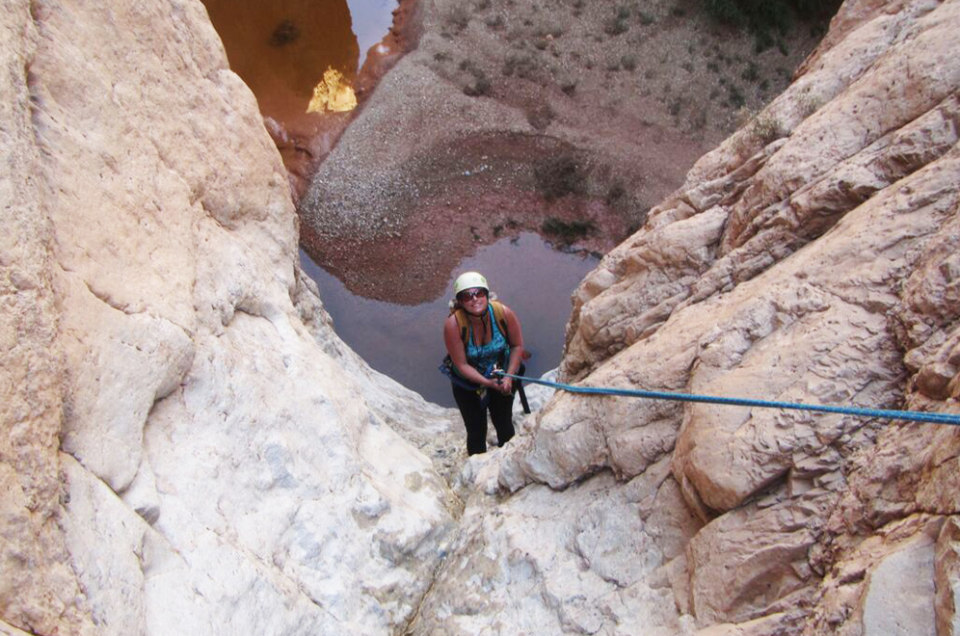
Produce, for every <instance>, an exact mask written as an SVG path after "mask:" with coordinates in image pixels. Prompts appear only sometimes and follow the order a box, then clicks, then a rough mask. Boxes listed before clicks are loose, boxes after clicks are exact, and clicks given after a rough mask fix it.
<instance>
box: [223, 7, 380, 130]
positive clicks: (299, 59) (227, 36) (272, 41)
mask: <svg viewBox="0 0 960 636" xmlns="http://www.w3.org/2000/svg"><path fill="white" fill-rule="evenodd" d="M204 4H205V5H206V7H207V12H208V13H209V14H210V21H211V22H213V26H214V28H216V30H217V33H219V34H220V38H221V39H222V40H223V43H224V47H225V48H226V51H227V58H228V59H229V61H230V68H231V69H233V71H235V72H236V73H237V75H239V76H240V77H241V78H243V81H244V82H246V84H247V86H249V87H250V89H251V90H252V91H253V93H254V94H255V95H256V96H257V101H258V102H259V103H260V112H261V113H262V114H263V115H264V116H265V117H271V118H273V119H275V120H276V121H278V122H281V123H282V124H284V125H286V126H288V127H289V125H290V124H291V123H294V122H296V121H300V120H303V119H304V118H305V114H306V110H307V104H308V103H309V102H310V98H311V96H312V94H313V87H314V86H316V85H317V82H319V81H320V79H321V78H322V77H323V72H324V71H325V70H326V69H327V68H333V69H335V70H337V71H339V72H341V73H343V75H344V76H345V77H346V78H347V80H348V81H350V80H352V79H353V77H354V76H355V75H356V71H357V65H358V63H359V59H360V47H359V44H358V42H357V37H356V36H355V35H354V33H353V26H352V20H351V15H350V8H349V7H348V5H347V2H346V0H274V1H273V2H254V1H247V2H238V1H237V0H204ZM384 33H385V32H384ZM314 117H316V116H314Z"/></svg>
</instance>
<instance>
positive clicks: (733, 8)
mask: <svg viewBox="0 0 960 636" xmlns="http://www.w3.org/2000/svg"><path fill="white" fill-rule="evenodd" d="M704 2H705V4H706V9H707V12H708V13H709V14H710V15H711V16H713V18H714V19H716V20H718V21H720V22H723V23H725V24H730V25H733V26H736V27H740V28H745V29H748V30H749V31H751V32H752V33H754V34H755V35H761V34H762V35H764V37H762V38H758V39H757V41H756V42H755V48H756V49H759V50H761V51H762V50H766V49H768V48H770V47H771V46H772V45H773V44H774V43H775V42H774V40H773V38H772V37H770V35H769V33H770V32H771V31H773V32H779V33H780V34H785V33H787V31H789V30H790V29H791V28H792V27H793V24H794V21H795V20H796V19H800V20H803V21H806V22H826V21H827V20H829V18H830V17H831V16H833V14H835V13H836V12H837V9H838V8H839V7H840V4H841V0H704Z"/></svg>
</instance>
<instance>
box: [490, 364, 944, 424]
mask: <svg viewBox="0 0 960 636" xmlns="http://www.w3.org/2000/svg"><path fill="white" fill-rule="evenodd" d="M497 375H502V376H506V377H509V378H516V379H517V380H523V381H524V382H533V383H534V384H542V385H544V386H549V387H553V388H555V389H559V390H562V391H567V392H569V393H581V394H588V395H617V396H623V397H639V398H648V399H652V400H672V401H676V402H708V403H711V404H726V405H730V406H755V407H760V408H773V409H793V410H797V411H819V412H822V413H841V414H843V415H855V416H857V417H868V418H883V419H890V420H907V421H912V422H926V423H928V424H949V425H951V426H960V415H955V414H951V413H927V412H922V411H897V410H891V409H867V408H860V407H856V406H821V405H816V404H803V403H800V402H777V401H769V400H755V399H750V398H733V397H716V396H710V395H698V394H696V393H671V392H666V391H644V390H639V389H612V388H604V387H592V386H574V385H572V384H564V383H561V382H550V381H549V380H540V379H537V378H528V377H526V376H522V375H513V374H511V373H504V372H502V371H498V372H497Z"/></svg>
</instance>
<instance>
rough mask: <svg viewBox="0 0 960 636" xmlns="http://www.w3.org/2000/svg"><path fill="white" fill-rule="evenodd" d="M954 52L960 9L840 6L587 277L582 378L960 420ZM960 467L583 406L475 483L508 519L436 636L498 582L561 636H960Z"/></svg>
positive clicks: (492, 531) (489, 525)
mask: <svg viewBox="0 0 960 636" xmlns="http://www.w3.org/2000/svg"><path fill="white" fill-rule="evenodd" d="M958 28H960V2H955V1H954V2H930V1H918V2H886V3H883V2H870V1H865V2H858V1H855V0H853V1H850V2H847V3H846V4H844V6H843V8H842V9H841V10H840V13H839V14H838V15H837V16H836V18H835V19H834V20H833V24H832V29H831V34H830V35H829V36H828V37H827V38H826V40H825V41H824V42H823V44H822V45H821V46H820V48H819V49H818V50H817V51H816V52H815V53H814V54H813V55H812V56H811V57H810V58H809V59H808V60H807V61H806V62H805V64H804V65H803V66H802V67H801V68H800V69H799V70H798V72H797V76H796V78H795V80H794V82H793V84H792V85H791V86H790V87H789V88H788V89H787V90H786V91H785V92H784V93H783V94H782V95H781V96H779V97H777V98H776V99H774V100H773V101H772V103H771V104H770V105H769V106H767V107H766V108H765V109H764V110H763V111H762V112H760V113H758V114H757V115H756V116H755V117H754V118H753V120H752V121H751V122H750V123H749V124H747V125H746V126H745V127H744V128H742V129H741V130H740V131H739V132H737V133H736V134H735V135H733V136H732V137H730V138H729V139H728V140H726V141H725V142H724V143H723V144H721V145H720V146H719V147H718V148H717V149H716V150H714V151H712V152H711V153H709V154H707V155H706V156H704V157H703V158H702V159H701V160H700V161H698V162H697V164H696V165H695V166H694V167H693V168H692V170H691V171H690V173H689V174H688V177H687V179H686V183H685V184H684V185H683V186H682V187H681V188H680V189H679V190H678V191H677V192H676V193H674V194H673V195H671V196H670V197H668V198H667V199H666V200H665V201H664V202H662V203H661V204H659V205H658V206H656V207H655V208H654V209H653V210H652V211H651V213H650V214H649V216H648V218H647V221H646V223H645V225H644V227H643V228H642V229H641V230H640V231H638V232H637V233H636V234H634V235H633V236H632V237H631V238H630V239H629V240H628V241H626V242H624V243H623V244H622V245H620V246H619V247H617V248H616V249H615V250H613V251H611V252H610V253H609V254H607V255H606V257H605V258H604V259H603V261H602V263H601V265H600V266H599V267H598V268H597V269H596V270H595V271H594V272H592V273H591V274H589V275H588V276H587V277H586V279H585V280H584V281H583V283H582V284H581V285H580V287H579V289H578V290H577V291H576V293H575V295H574V310H573V317H572V319H571V322H570V324H569V327H568V333H567V347H566V351H565V357H564V360H563V363H562V366H561V369H560V376H561V378H563V379H566V380H568V381H576V382H581V383H583V384H584V385H588V386H607V387H616V388H637V389H648V390H661V391H675V392H683V393H690V392H692V393H701V394H706V395H717V396H731V397H743V398H758V399H766V400H782V401H787V402H807V403H814V404H838V405H850V406H860V407H887V408H909V409H915V410H931V411H944V412H950V413H958V412H960V407H958V404H957V399H958V397H960V373H958V371H960V356H958V354H960V295H958V271H960V270H958V265H960V261H958V256H957V255H958V253H960V252H958V249H957V248H958V242H960V215H958V206H960V188H958V183H960V147H958V144H957V141H958V123H960V95H958V89H960V62H958V59H960V40H958V39H957V38H956V32H957V29H958ZM958 453H960V435H958V431H957V429H956V428H955V427H952V426H943V425H931V424H920V423H911V422H905V421H890V420H884V419H875V418H874V419H870V418H862V417H855V416H850V415H841V414H826V415H824V414H811V413H809V412H803V411H792V410H780V409H763V408H747V407H734V406H725V405H715V404H699V403H698V404H694V403H687V404H684V403H680V402H672V401H653V400H641V399H632V398H624V397H596V396H577V395H573V394H564V395H561V396H559V397H556V398H554V399H553V400H552V401H551V402H550V403H549V404H548V405H547V406H546V407H545V409H544V410H543V411H542V412H541V414H540V415H539V416H538V417H537V419H536V422H535V424H534V425H533V426H532V427H531V428H530V429H529V430H528V431H526V432H525V434H524V435H522V436H521V437H519V438H518V439H516V440H515V441H514V442H512V443H511V444H510V445H509V447H508V448H507V449H505V451H504V452H503V453H502V454H501V455H500V456H499V457H498V458H497V459H496V461H493V462H490V463H489V464H487V465H485V466H484V467H483V469H482V470H478V472H477V476H476V478H475V483H477V485H478V487H479V488H481V489H483V490H485V491H486V492H489V493H491V494H498V496H499V497H500V500H498V502H497V504H496V505H493V504H491V503H489V498H484V497H483V496H477V498H476V499H475V500H472V501H471V502H470V504H469V505H468V507H467V513H466V519H467V520H468V522H465V523H464V528H465V530H464V534H462V535H461V537H460V538H459V539H458V548H457V550H455V553H454V555H455V556H454V557H453V558H452V559H451V561H450V562H448V564H447V565H446V566H445V569H444V570H443V572H442V574H441V578H440V583H438V585H436V586H435V587H434V593H433V596H432V597H431V598H430V599H428V605H429V606H430V608H431V609H432V612H431V613H432V615H434V616H443V619H442V620H439V619H438V620H433V621H430V622H429V624H430V625H431V626H440V625H442V626H443V630H444V631H459V632H461V633H470V632H471V631H472V629H473V626H475V625H476V623H475V621H476V618H475V616H474V615H473V611H472V610H474V609H475V608H474V607H472V606H470V605H467V606H465V607H464V606H458V605H456V604H455V603H453V602H451V600H450V599H451V598H461V597H463V596H465V595H468V594H469V592H470V590H471V589H472V586H473V583H474V579H473V578H471V577H470V576H468V573H469V572H471V571H475V570H477V569H478V568H481V566H482V569H483V572H484V574H483V578H482V580H483V582H485V583H487V584H488V585H489V586H490V589H491V592H490V594H491V597H492V599H493V601H494V602H496V603H499V604H500V605H501V607H498V609H499V610H500V613H499V614H498V615H499V616H501V617H507V618H502V620H504V621H513V622H510V623H508V624H511V625H512V624H518V625H526V624H527V623H526V622H525V621H526V620H528V619H527V618H526V617H532V618H529V621H530V624H531V625H532V624H537V623H539V624H541V625H552V626H553V629H551V630H548V631H560V630H561V629H562V630H566V631H572V632H575V633H645V634H646V633H678V632H692V631H696V630H703V631H702V633H704V634H711V635H714V634H799V633H810V634H826V633H831V634H833V633H840V634H892V633H898V634H934V633H940V634H947V633H955V632H956V630H957V626H958V625H960V616H958V615H957V612H956V598H957V594H958V592H960V578H958V571H957V567H956V564H957V547H958V543H957V527H958V521H960V516H958V512H960V499H958V495H957V492H958V491H957V489H956V475H957V474H958V469H960V460H958ZM555 491H557V492H555ZM571 506H572V507H574V508H575V509H571ZM482 509H485V514H483V515H481V514H480V512H478V511H479V510H482ZM558 517H561V518H563V519H564V521H558V519H557V518H558ZM491 518H493V519H496V521H493V520H492V519H491ZM521 528H522V530H521ZM531 537H536V539H532V538H531ZM544 537H550V539H549V540H545V539H544ZM425 614H426V612H421V615H425ZM429 631H430V630H429V629H426V630H424V632H425V633H427V632H429Z"/></svg>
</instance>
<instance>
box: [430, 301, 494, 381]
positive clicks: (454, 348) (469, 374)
mask: <svg viewBox="0 0 960 636" xmlns="http://www.w3.org/2000/svg"><path fill="white" fill-rule="evenodd" d="M443 344H444V345H446V347H447V353H448V354H450V360H452V361H453V366H454V368H456V370H457V373H459V374H460V377H462V378H463V379H464V380H467V381H468V382H473V383H474V384H479V385H481V386H485V387H488V388H491V389H499V388H500V385H498V384H497V381H496V379H495V378H485V377H483V374H481V373H480V372H479V371H477V370H476V369H474V368H473V367H471V366H470V365H469V364H468V363H467V352H466V351H464V348H463V341H462V340H460V329H459V327H458V326H457V317H456V316H454V315H453V314H450V316H449V317H448V318H447V320H446V321H445V322H444V323H443Z"/></svg>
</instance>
